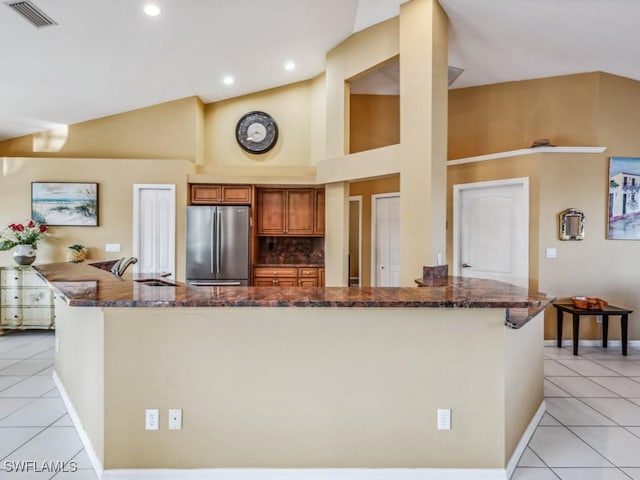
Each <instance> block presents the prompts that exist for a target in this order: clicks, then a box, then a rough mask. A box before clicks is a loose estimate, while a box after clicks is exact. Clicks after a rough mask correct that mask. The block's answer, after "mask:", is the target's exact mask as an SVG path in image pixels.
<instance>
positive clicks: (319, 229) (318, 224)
mask: <svg viewBox="0 0 640 480" xmlns="http://www.w3.org/2000/svg"><path fill="white" fill-rule="evenodd" d="M315 194H316V209H315V214H314V221H313V233H315V234H316V235H324V189H322V190H316V191H315Z"/></svg>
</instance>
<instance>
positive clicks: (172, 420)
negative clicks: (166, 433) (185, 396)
mask: <svg viewBox="0 0 640 480" xmlns="http://www.w3.org/2000/svg"><path fill="white" fill-rule="evenodd" d="M169 430H182V409H181V408H170V409H169Z"/></svg>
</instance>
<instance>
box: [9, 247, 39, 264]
mask: <svg viewBox="0 0 640 480" xmlns="http://www.w3.org/2000/svg"><path fill="white" fill-rule="evenodd" d="M35 259H36V249H35V248H33V246H32V245H18V246H17V247H16V248H15V250H14V251H13V261H14V262H16V263H17V264H18V265H31V264H32V263H33V262H34V261H35Z"/></svg>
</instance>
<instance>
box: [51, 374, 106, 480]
mask: <svg viewBox="0 0 640 480" xmlns="http://www.w3.org/2000/svg"><path fill="white" fill-rule="evenodd" d="M53 382H54V383H55V384H56V387H58V391H59V392H60V396H61V397H62V401H63V402H64V405H65V407H67V412H68V413H69V417H70V418H71V421H72V422H73V426H74V427H75V429H76V432H78V436H79V437H80V441H81V442H82V445H83V446H84V450H85V452H86V453H87V456H88V457H89V461H90V462H91V465H93V469H94V470H95V472H96V475H97V476H98V478H104V477H102V472H103V468H102V462H101V461H100V459H98V456H97V455H96V452H95V450H94V449H93V445H92V444H91V440H89V435H87V432H85V430H84V427H83V426H82V422H81V421H80V417H79V416H78V412H76V409H75V408H74V406H73V403H71V399H70V398H69V394H68V393H67V390H66V389H65V388H64V385H63V384H62V381H61V380H60V377H58V374H57V373H56V371H55V370H54V371H53Z"/></svg>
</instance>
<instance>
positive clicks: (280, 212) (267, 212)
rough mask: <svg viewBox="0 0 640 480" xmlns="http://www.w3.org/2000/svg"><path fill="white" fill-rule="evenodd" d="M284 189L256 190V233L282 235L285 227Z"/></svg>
mask: <svg viewBox="0 0 640 480" xmlns="http://www.w3.org/2000/svg"><path fill="white" fill-rule="evenodd" d="M285 197H286V193H285V190H284V189H281V188H280V189H272V188H268V189H266V188H265V189H260V190H259V191H258V235H282V234H284V233H286V231H285V230H286V228H285V209H286V202H285Z"/></svg>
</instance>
